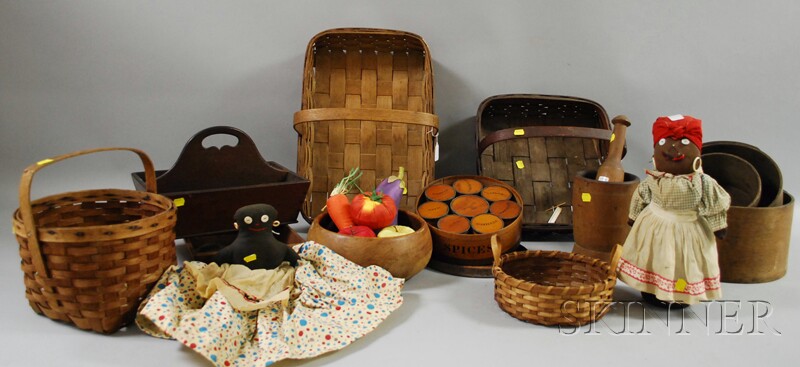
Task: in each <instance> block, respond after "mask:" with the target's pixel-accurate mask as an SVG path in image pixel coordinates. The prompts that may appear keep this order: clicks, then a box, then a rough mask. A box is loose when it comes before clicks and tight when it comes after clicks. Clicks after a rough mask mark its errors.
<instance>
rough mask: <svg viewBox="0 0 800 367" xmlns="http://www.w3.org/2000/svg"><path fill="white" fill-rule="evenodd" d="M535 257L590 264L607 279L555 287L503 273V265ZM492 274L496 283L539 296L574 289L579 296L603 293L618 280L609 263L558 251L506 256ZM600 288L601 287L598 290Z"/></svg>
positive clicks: (531, 251) (502, 257)
mask: <svg viewBox="0 0 800 367" xmlns="http://www.w3.org/2000/svg"><path fill="white" fill-rule="evenodd" d="M534 257H551V258H558V259H564V260H570V261H575V262H581V263H585V264H589V265H590V266H594V267H599V268H600V269H601V270H605V272H606V277H605V278H604V279H603V280H602V281H599V282H594V283H587V285H581V286H579V287H576V286H555V285H541V284H539V283H536V282H531V281H527V280H523V279H520V278H516V277H513V276H511V275H509V274H508V273H506V272H505V271H503V264H505V263H507V262H511V261H515V260H525V259H527V258H534ZM492 274H493V275H494V278H495V281H496V282H501V283H505V284H507V285H509V286H513V287H516V288H520V286H524V287H525V288H526V289H530V292H531V293H539V294H562V295H563V294H566V293H567V292H568V291H571V290H573V289H577V294H586V293H591V292H593V291H603V290H608V289H613V288H614V286H615V285H616V280H617V277H616V272H612V271H611V267H610V265H609V264H608V263H607V262H605V261H603V260H600V259H595V258H592V257H589V256H584V255H581V254H576V253H572V252H565V251H557V250H528V251H519V252H512V253H507V254H504V255H502V256H501V257H500V260H499V261H497V262H496V263H495V264H494V265H493V266H492ZM512 283H513V284H512ZM590 284H591V285H590ZM598 286H600V287H599V288H598Z"/></svg>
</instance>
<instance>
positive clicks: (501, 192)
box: [481, 186, 511, 201]
mask: <svg viewBox="0 0 800 367" xmlns="http://www.w3.org/2000/svg"><path fill="white" fill-rule="evenodd" d="M481 196H483V198H484V199H486V200H489V201H501V200H509V199H511V191H508V189H506V188H505V187H501V186H487V187H484V188H483V190H482V191H481Z"/></svg>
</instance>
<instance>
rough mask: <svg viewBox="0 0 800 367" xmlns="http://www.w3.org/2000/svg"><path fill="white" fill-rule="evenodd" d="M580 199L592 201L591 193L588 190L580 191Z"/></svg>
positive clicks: (587, 201) (586, 201)
mask: <svg viewBox="0 0 800 367" xmlns="http://www.w3.org/2000/svg"><path fill="white" fill-rule="evenodd" d="M581 200H583V202H584V203H589V202H591V201H592V194H590V193H588V192H584V193H582V194H581Z"/></svg>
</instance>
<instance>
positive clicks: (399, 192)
mask: <svg viewBox="0 0 800 367" xmlns="http://www.w3.org/2000/svg"><path fill="white" fill-rule="evenodd" d="M405 171H406V170H405V168H403V167H402V166H401V167H400V171H399V172H398V173H397V176H389V177H388V178H385V179H384V180H383V181H381V183H380V184H378V187H376V188H375V191H377V192H382V193H384V194H386V195H388V196H389V197H391V198H392V200H394V203H395V213H394V220H393V221H392V224H397V208H396V207H397V206H398V205H399V204H400V200H401V199H402V198H403V194H406V193H408V190H407V189H406V183H405V182H403V176H404V175H405Z"/></svg>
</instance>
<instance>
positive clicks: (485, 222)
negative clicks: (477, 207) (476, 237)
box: [470, 214, 504, 233]
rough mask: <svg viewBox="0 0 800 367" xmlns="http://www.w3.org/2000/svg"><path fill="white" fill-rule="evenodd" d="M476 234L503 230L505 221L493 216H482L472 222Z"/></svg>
mask: <svg viewBox="0 0 800 367" xmlns="http://www.w3.org/2000/svg"><path fill="white" fill-rule="evenodd" d="M470 225H472V230H473V231H475V233H494V232H497V231H499V230H501V229H503V227H504V224H503V220H502V219H500V218H498V217H497V216H496V215H492V214H481V215H478V216H476V217H475V218H472V220H471V221H470Z"/></svg>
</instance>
